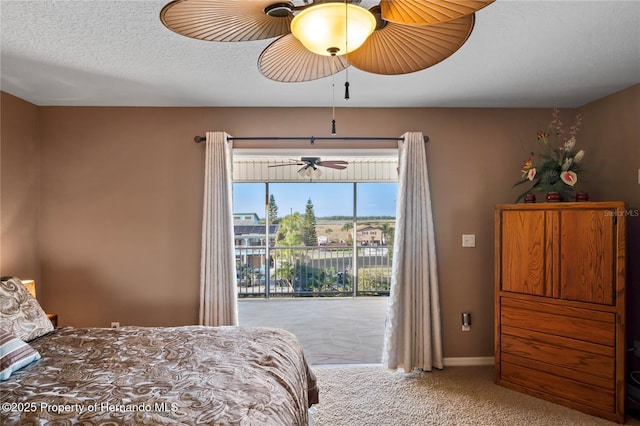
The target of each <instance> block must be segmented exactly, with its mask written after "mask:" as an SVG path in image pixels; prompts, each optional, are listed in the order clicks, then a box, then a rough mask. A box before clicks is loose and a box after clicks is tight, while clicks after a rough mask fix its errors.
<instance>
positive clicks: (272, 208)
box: [268, 194, 279, 224]
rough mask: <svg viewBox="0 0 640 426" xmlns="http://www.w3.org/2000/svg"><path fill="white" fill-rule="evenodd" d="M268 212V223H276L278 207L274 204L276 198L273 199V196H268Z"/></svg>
mask: <svg viewBox="0 0 640 426" xmlns="http://www.w3.org/2000/svg"><path fill="white" fill-rule="evenodd" d="M268 210H269V212H268V213H269V223H271V224H274V223H278V220H279V219H278V205H277V204H276V197H274V196H273V194H271V195H270V196H269V204H268Z"/></svg>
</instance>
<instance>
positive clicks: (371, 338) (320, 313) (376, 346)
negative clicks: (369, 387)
mask: <svg viewBox="0 0 640 426" xmlns="http://www.w3.org/2000/svg"><path fill="white" fill-rule="evenodd" d="M387 300H388V298H387V297H359V298H355V299H354V298H333V297H332V298H327V297H325V298H286V299H284V298H282V299H280V298H271V299H268V300H265V299H240V300H238V310H239V321H240V325H241V326H244V327H277V328H283V329H285V330H288V331H290V332H292V333H293V334H295V336H296V337H297V338H298V340H299V341H300V343H301V345H302V348H303V349H304V352H305V355H306V357H307V361H308V362H309V363H310V364H315V365H317V364H379V363H381V362H382V345H383V336H384V325H385V319H386V310H387Z"/></svg>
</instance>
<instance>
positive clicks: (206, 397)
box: [0, 326, 317, 426]
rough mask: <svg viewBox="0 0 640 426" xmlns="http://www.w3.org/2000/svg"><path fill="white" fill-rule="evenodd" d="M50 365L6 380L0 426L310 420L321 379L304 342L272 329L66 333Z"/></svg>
mask: <svg viewBox="0 0 640 426" xmlns="http://www.w3.org/2000/svg"><path fill="white" fill-rule="evenodd" d="M30 344H31V346H33V347H34V348H35V349H36V350H38V352H40V354H41V355H42V359H40V360H39V361H36V362H35V363H32V364H31V365H29V366H27V367H25V368H24V369H22V370H20V371H18V372H16V373H14V374H13V375H12V376H11V377H10V378H9V380H7V381H5V382H0V402H1V403H2V412H1V414H0V424H2V425H9V424H20V425H23V424H48V423H51V424H56V425H65V424H68V425H71V424H78V423H81V424H83V425H103V424H104V425H106V424H109V425H114V424H122V425H136V424H145V425H165V424H171V425H173V424H185V425H196V424H197V425H202V424H207V425H261V426H262V425H274V426H276V425H277V426H296V425H300V426H302V425H306V424H307V423H308V407H309V406H310V405H311V404H313V403H315V402H317V389H316V387H315V386H316V383H315V376H314V375H313V373H312V372H311V371H310V369H309V368H308V366H307V363H306V361H305V359H304V355H303V353H302V349H301V347H300V346H299V344H298V342H297V340H296V338H295V337H294V336H293V335H292V334H290V333H289V332H287V331H284V330H279V329H270V328H242V327H201V326H187V327H174V328H146V327H122V328H117V329H108V328H107V329H102V328H94V329H84V328H71V327H64V328H60V329H57V330H55V331H54V332H52V333H51V334H49V335H46V336H43V337H41V338H39V339H37V340H35V341H33V342H30Z"/></svg>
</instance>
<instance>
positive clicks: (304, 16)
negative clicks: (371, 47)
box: [291, 3, 376, 56]
mask: <svg viewBox="0 0 640 426" xmlns="http://www.w3.org/2000/svg"><path fill="white" fill-rule="evenodd" d="M347 19H348V22H347ZM375 28H376V18H375V17H374V16H373V14H372V13H371V12H369V11H368V10H366V9H364V8H362V7H360V6H356V5H353V4H350V3H346V4H345V3H321V4H318V5H315V6H311V7H309V8H307V9H304V10H303V11H301V12H300V13H298V14H297V15H296V16H295V17H294V18H293V20H292V21H291V32H292V33H293V35H294V36H295V37H296V38H297V39H298V40H300V42H301V43H302V44H303V46H304V47H306V48H307V49H308V50H310V51H311V52H313V53H316V54H318V55H324V56H333V55H345V54H347V53H350V52H353V51H354V50H356V49H358V48H359V47H360V46H362V44H363V43H364V42H365V41H366V40H367V38H368V37H369V36H370V35H371V33H373V31H374V30H375ZM347 31H348V34H347Z"/></svg>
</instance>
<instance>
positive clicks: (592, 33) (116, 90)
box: [0, 0, 640, 107]
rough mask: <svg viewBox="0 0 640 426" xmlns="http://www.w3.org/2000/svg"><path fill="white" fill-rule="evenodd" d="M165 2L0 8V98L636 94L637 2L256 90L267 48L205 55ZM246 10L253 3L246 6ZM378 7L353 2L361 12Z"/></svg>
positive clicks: (221, 101)
mask: <svg viewBox="0 0 640 426" xmlns="http://www.w3.org/2000/svg"><path fill="white" fill-rule="evenodd" d="M168 1H169V0H146V1H145V0H131V1H126V0H99V1H90V0H85V1H76V0H74V1H67V0H55V1H51V0H37V1H31V0H30V1H26V0H18V1H11V0H0V15H1V22H0V23H1V26H0V30H1V32H0V38H1V42H2V43H1V46H0V48H1V54H2V57H1V77H2V78H1V82H0V84H1V86H0V87H1V89H2V90H4V91H5V92H8V93H11V94H13V95H15V96H18V97H20V98H23V99H26V100H28V101H30V102H33V103H35V104H37V105H112V106H219V107H247V106H265V107H267V106H268V107H272V106H273V107H290V106H305V107H307V106H308V107H311V106H331V105H332V102H334V101H333V100H332V99H333V96H332V84H333V83H334V81H335V106H336V107H349V106H351V107H553V106H557V107H578V106H581V105H584V104H585V103H588V102H590V101H592V100H594V99H598V98H601V97H603V96H606V95H608V94H611V93H614V92H616V91H618V90H621V89H624V88H626V87H629V86H631V85H633V84H636V83H639V82H640V1H578V0H573V1H508V0H498V1H496V2H495V3H493V4H491V5H489V6H488V7H486V8H484V9H482V10H481V11H479V12H478V13H477V14H476V18H477V19H476V25H475V28H474V30H473V33H472V34H471V37H470V38H469V41H468V42H467V43H466V44H465V45H464V46H462V48H461V49H460V50H459V51H458V52H456V53H455V54H454V55H453V56H451V57H450V58H448V59H446V60H445V61H443V62H441V63H440V64H437V65H435V66H433V67H432V68H428V69H426V70H423V71H419V72H415V73H412V74H407V75H402V76H381V75H375V74H369V73H365V72H362V71H359V70H357V69H355V68H352V67H351V68H349V71H348V75H349V82H350V93H351V99H350V100H348V101H346V100H344V99H343V98H342V87H343V83H344V81H345V71H342V72H340V73H339V74H336V75H335V78H332V77H328V78H323V79H320V80H316V81H311V82H305V83H278V82H274V81H271V80H269V79H267V78H265V77H263V76H262V75H261V74H260V72H259V71H258V67H257V61H258V57H259V55H260V52H261V51H262V49H264V48H265V47H266V46H267V45H268V44H269V43H270V42H271V41H273V39H270V40H262V41H252V42H232V43H219V42H206V41H199V40H193V39H189V38H186V37H182V36H179V35H177V34H175V33H173V32H171V31H169V30H168V29H166V28H165V27H164V26H163V25H162V24H161V22H160V19H159V14H160V10H161V9H162V7H163V6H164V5H165V4H166V3H167V2H168ZM247 1H251V0H247ZM375 4H377V2H376V1H367V0H364V1H363V2H362V5H363V6H365V7H368V6H371V5H375Z"/></svg>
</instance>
